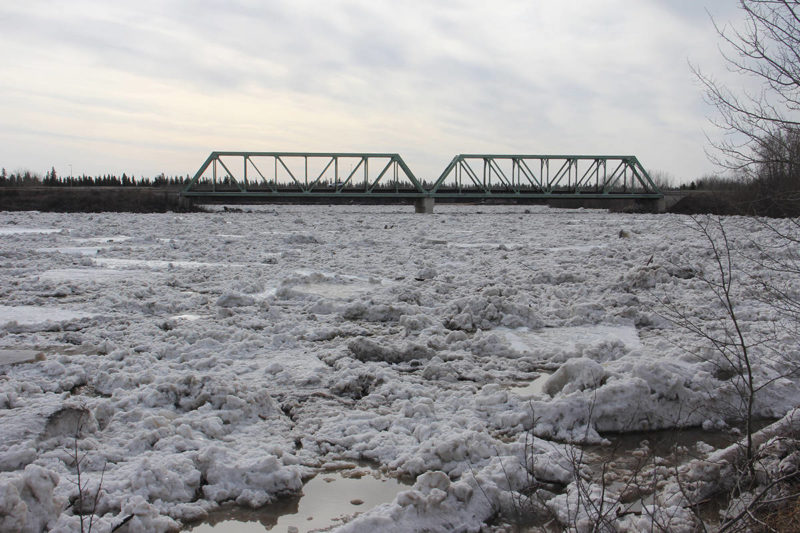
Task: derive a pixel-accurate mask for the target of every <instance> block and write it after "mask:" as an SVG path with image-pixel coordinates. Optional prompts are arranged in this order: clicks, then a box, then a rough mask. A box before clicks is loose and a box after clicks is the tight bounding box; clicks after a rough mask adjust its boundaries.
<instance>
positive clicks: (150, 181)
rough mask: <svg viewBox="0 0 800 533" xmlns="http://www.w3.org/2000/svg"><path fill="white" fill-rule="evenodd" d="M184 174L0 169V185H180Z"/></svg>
mask: <svg viewBox="0 0 800 533" xmlns="http://www.w3.org/2000/svg"><path fill="white" fill-rule="evenodd" d="M190 179H191V178H190V177H189V176H188V175H186V176H165V175H164V173H161V174H159V175H157V176H155V177H153V178H150V177H139V178H137V177H136V176H134V175H130V176H128V175H127V173H123V174H122V176H117V175H114V174H103V175H98V176H88V175H86V174H81V175H80V176H59V175H58V174H57V173H56V169H55V167H53V168H51V169H50V170H48V171H47V172H46V173H45V175H44V177H42V176H41V175H40V174H38V173H36V172H31V171H30V170H24V171H23V170H20V171H17V172H11V173H9V172H7V171H6V169H5V168H3V169H2V170H0V187H181V186H183V185H186V184H187V183H189V180H190Z"/></svg>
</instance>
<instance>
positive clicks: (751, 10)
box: [693, 0, 800, 173]
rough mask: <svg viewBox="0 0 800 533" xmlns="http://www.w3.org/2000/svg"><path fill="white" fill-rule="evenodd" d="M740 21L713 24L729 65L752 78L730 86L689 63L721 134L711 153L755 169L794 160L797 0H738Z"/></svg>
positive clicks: (798, 89) (798, 124)
mask: <svg viewBox="0 0 800 533" xmlns="http://www.w3.org/2000/svg"><path fill="white" fill-rule="evenodd" d="M739 5H740V7H741V9H742V10H743V11H744V14H745V22H744V25H743V27H741V28H734V27H731V26H727V25H726V26H720V25H718V24H717V23H716V22H715V23H714V24H715V28H716V30H717V33H718V34H719V36H720V37H721V39H722V47H721V51H722V55H723V59H724V61H725V64H726V66H727V67H728V70H730V71H731V72H733V73H736V74H741V75H742V76H744V77H746V78H748V79H750V80H752V81H753V84H752V85H753V87H752V88H750V89H747V88H740V87H741V86H738V87H737V88H736V89H733V88H731V87H728V86H726V85H724V84H722V83H720V82H718V81H717V80H715V79H714V78H713V77H711V76H710V75H707V74H705V73H703V72H701V71H700V69H699V68H697V67H693V70H694V71H695V74H696V75H697V77H698V78H699V79H700V81H701V82H702V83H703V85H704V86H705V89H706V96H707V99H708V101H709V102H710V103H711V104H712V105H713V106H714V107H716V109H717V111H718V116H717V117H715V118H713V119H712V121H713V122H714V124H715V125H716V126H718V127H719V128H721V129H722V131H723V132H724V134H725V135H724V137H723V139H722V140H720V141H712V145H713V147H714V148H715V150H714V151H713V152H712V153H711V154H710V156H711V158H712V159H713V160H714V161H715V162H717V163H719V164H721V165H722V166H723V167H725V168H729V169H734V170H741V171H745V172H748V173H753V172H758V171H759V170H760V169H761V166H762V165H763V164H764V163H778V164H787V163H789V164H794V163H795V162H796V161H797V159H796V158H794V157H793V156H794V155H795V154H796V147H797V142H796V140H797V136H798V131H800V114H799V113H798V111H800V2H798V1H797V0H792V1H789V0H740V2H739Z"/></svg>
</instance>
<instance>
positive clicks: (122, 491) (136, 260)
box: [0, 205, 800, 532]
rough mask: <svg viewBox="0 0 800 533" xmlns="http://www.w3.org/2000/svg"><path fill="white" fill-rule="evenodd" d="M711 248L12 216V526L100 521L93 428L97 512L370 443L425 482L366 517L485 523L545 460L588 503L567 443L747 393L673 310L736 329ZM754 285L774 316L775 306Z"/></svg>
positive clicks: (766, 234)
mask: <svg viewBox="0 0 800 533" xmlns="http://www.w3.org/2000/svg"><path fill="white" fill-rule="evenodd" d="M726 228H727V229H728V230H729V233H730V235H731V238H732V239H733V240H734V241H735V242H736V243H737V246H739V247H740V248H741V249H743V250H747V249H752V243H753V242H757V243H761V244H771V243H773V242H775V241H776V238H775V234H774V232H771V231H770V230H768V229H767V228H765V227H764V226H763V225H761V224H759V223H758V222H756V221H753V220H747V219H740V218H731V219H728V220H726ZM748 246H750V248H748ZM712 259H713V258H712V257H711V255H710V254H709V245H708V242H707V241H705V240H704V237H703V236H702V235H701V234H700V232H698V231H697V225H696V224H695V223H694V222H693V221H692V219H690V218H688V217H683V216H678V215H634V214H608V213H605V212H603V211H590V210H557V209H549V208H546V207H527V208H526V207H522V206H491V207H487V206H447V205H440V206H437V213H436V214H434V215H425V216H422V215H415V214H413V213H412V209H411V208H410V207H407V206H376V207H366V206H330V207H326V206H260V207H253V208H252V212H242V213H238V212H237V213H234V212H221V211H220V212H212V213H193V214H149V215H140V214H46V213H34V212H22V213H0V293H1V294H2V299H1V300H0V304H1V305H0V434H2V438H0V530H3V531H7V530H8V531H14V530H15V529H14V528H17V529H19V530H27V529H25V528H26V527H27V528H30V530H35V531H38V530H40V529H41V528H44V527H48V528H56V529H59V528H60V530H70V529H73V530H74V529H76V528H77V524H78V520H79V518H78V517H77V516H76V511H75V510H76V508H77V507H79V505H78V506H77V507H76V504H75V503H74V502H75V500H76V498H77V494H78V490H77V486H76V482H77V470H76V464H75V463H76V461H75V458H76V447H77V456H78V459H79V460H80V465H79V466H80V469H81V476H82V477H81V482H82V483H85V484H86V489H85V490H84V494H85V495H91V496H92V498H85V500H92V499H93V497H94V495H95V494H97V503H96V506H95V507H92V508H93V509H94V510H95V513H94V514H95V515H96V518H95V524H94V528H96V529H94V531H109V530H110V529H111V528H113V527H114V526H115V525H117V524H119V523H120V522H121V521H123V520H125V519H128V522H127V524H126V526H125V527H126V528H128V529H127V530H128V531H167V530H175V529H178V528H180V527H182V526H183V524H184V523H186V522H190V521H197V520H202V519H203V517H205V516H206V515H207V514H208V513H209V512H210V511H213V510H214V509H216V508H217V507H218V506H219V505H221V504H225V503H229V502H235V503H236V504H238V505H240V506H244V507H250V508H254V507H260V506H262V505H264V504H267V503H269V502H272V501H274V500H276V499H277V498H279V497H281V496H286V495H292V494H296V493H297V492H299V491H300V489H301V488H302V482H303V480H305V479H307V478H309V477H311V476H312V475H314V474H315V473H316V472H318V471H319V470H320V469H325V468H328V467H337V466H342V465H347V464H355V463H358V464H364V463H363V462H365V461H366V462H368V463H369V464H371V465H373V466H374V467H375V468H377V469H380V470H381V471H382V472H384V474H386V475H389V476H395V477H400V478H404V479H409V480H411V481H412V482H413V481H414V480H415V479H416V485H414V486H413V487H408V490H405V491H401V492H400V494H399V495H398V496H397V497H396V498H395V499H394V500H392V501H389V502H387V503H386V504H385V505H382V506H378V507H376V508H373V509H366V508H364V509H360V510H361V511H363V514H361V515H360V516H359V517H358V518H356V519H355V520H352V521H350V522H348V523H346V524H344V525H342V526H341V529H342V531H364V532H367V531H378V530H381V531H391V530H397V531H410V530H415V529H416V530H420V529H424V528H428V529H429V530H431V531H450V530H453V529H459V528H461V529H462V530H477V529H479V528H480V527H481V525H482V524H484V523H486V522H487V521H490V520H493V519H494V520H497V514H498V509H503V508H504V506H506V507H507V505H508V502H509V501H511V500H509V498H511V496H510V495H512V494H513V491H516V490H522V489H523V488H524V487H523V485H524V484H525V482H526V480H530V479H531V476H533V477H535V478H536V479H538V480H545V481H547V482H548V483H550V484H551V485H552V486H553V487H561V490H553V492H548V495H549V497H548V498H545V499H544V500H545V501H543V502H542V505H545V506H549V508H550V509H551V511H552V512H554V513H555V514H558V513H563V512H564V509H566V508H569V498H570V494H571V493H570V489H569V487H570V483H571V482H572V480H573V479H574V475H573V474H574V472H573V466H574V465H572V464H570V461H569V460H567V458H568V457H569V453H568V449H569V448H570V446H569V444H568V443H584V444H598V443H602V442H603V441H604V437H603V435H604V432H609V431H613V432H627V431H641V430H657V429H669V428H676V427H688V426H693V427H696V426H702V427H705V428H706V429H714V428H721V427H724V426H725V421H726V420H730V419H731V418H733V417H734V416H735V414H736V413H734V412H732V409H733V410H735V408H736V406H737V399H738V393H737V391H736V388H735V384H734V383H733V381H732V380H731V376H730V375H728V374H726V373H725V372H721V371H720V368H719V365H718V364H717V362H716V361H715V360H714V355H713V352H711V351H709V349H708V347H707V346H705V345H704V344H703V343H702V342H701V341H699V340H697V339H694V338H692V337H691V336H690V335H689V334H688V333H687V331H686V330H685V329H683V328H680V327H678V326H676V325H675V324H674V322H671V321H670V320H667V318H665V316H667V315H669V314H670V310H672V312H674V311H675V310H676V309H680V310H683V312H685V313H686V316H687V317H688V318H690V319H691V320H693V321H694V322H695V323H698V324H708V325H711V326H713V324H714V321H715V320H716V319H718V317H719V316H720V309H719V306H718V305H717V303H716V302H715V300H714V299H713V298H712V297H710V295H709V292H708V286H707V285H706V284H705V283H704V282H703V281H702V280H701V279H700V278H701V277H702V274H703V273H705V272H710V273H712V274H713V267H714V265H713V263H712ZM749 261H750V259H749V256H748V255H747V254H742V255H741V256H737V265H738V266H737V268H738V270H735V275H737V276H739V275H740V274H739V273H743V272H750V273H752V272H753V269H754V267H753V264H751V263H749ZM765 275H769V276H776V277H777V278H776V279H777V280H778V281H780V279H778V278H779V277H780V273H766V274H765ZM756 296H757V295H748V294H745V293H743V294H742V295H741V296H740V297H739V299H738V300H737V305H738V306H739V309H740V310H741V314H740V317H741V320H742V323H743V324H744V326H745V328H746V330H747V331H748V333H751V334H752V335H754V336H758V335H761V334H762V333H764V332H766V331H767V330H769V328H771V327H772V325H773V323H774V320H775V318H776V317H775V310H774V309H773V308H772V307H771V306H769V305H766V304H764V303H762V302H761V301H760V300H759V299H758V298H757V297H756ZM775 335H777V337H775V336H773V341H774V342H775V343H776V345H777V346H779V347H780V346H783V347H784V348H785V349H786V350H797V346H796V342H794V344H792V342H793V341H792V340H791V339H789V338H788V337H787V338H786V339H783V338H781V337H780V334H775ZM781 343H783V344H781ZM3 354H5V355H3ZM754 357H755V360H756V367H755V371H756V373H757V374H758V375H759V376H761V377H762V378H763V380H765V381H767V380H773V381H772V383H771V385H770V386H769V387H768V388H766V389H765V390H764V391H763V392H762V393H761V394H760V396H759V402H758V403H757V408H756V410H757V415H758V416H760V417H780V416H783V414H784V413H785V412H786V411H787V410H788V409H790V408H791V407H793V406H795V405H796V404H797V403H798V398H799V397H800V391H799V390H798V385H797V384H796V382H795V381H793V380H790V379H787V378H783V377H780V372H781V370H780V368H776V367H775V365H774V364H771V363H768V362H767V360H766V358H765V359H764V360H763V362H762V361H761V359H759V358H758V352H757V351H756V352H755V353H754ZM537 380H538V381H537ZM530 383H535V386H526V385H529V384H530ZM76 435H77V438H76ZM534 435H535V437H536V438H535V439H533V436H534ZM702 449H704V448H703V447H702V446H701V447H700V450H702ZM531 453H532V454H533V455H534V456H535V458H536V459H535V461H534V462H533V463H530V462H529V461H525V460H523V457H524V456H525V455H526V454H529V455H530V454H531ZM525 465H527V466H528V470H527V471H525V468H524V467H525ZM101 477H102V487H101V489H100V490H99V492H98V490H97V487H98V484H99V483H100V481H101ZM70 503H72V505H70ZM90 503H92V502H91V501H84V509H86V506H87V505H89V504H90ZM664 505H665V506H666V505H668V504H667V503H665V504H664ZM675 516H676V517H677V518H676V520H678V519H679V518H680V516H679V513H676V514H675ZM630 520H634V518H631V519H630ZM679 525H680V524H679V523H678V522H676V526H675V527H676V529H679V527H678V526H679ZM122 531H125V529H122Z"/></svg>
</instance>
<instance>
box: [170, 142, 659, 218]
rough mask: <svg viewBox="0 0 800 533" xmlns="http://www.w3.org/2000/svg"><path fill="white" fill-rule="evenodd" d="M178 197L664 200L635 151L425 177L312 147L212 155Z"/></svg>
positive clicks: (505, 161)
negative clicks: (419, 177)
mask: <svg viewBox="0 0 800 533" xmlns="http://www.w3.org/2000/svg"><path fill="white" fill-rule="evenodd" d="M181 195H182V196H184V197H186V198H190V199H197V200H198V201H203V200H206V201H230V200H234V201H236V200H238V201H240V202H241V201H247V200H252V201H254V202H258V201H268V200H269V199H274V200H288V201H291V200H292V199H295V200H297V201H303V200H305V199H310V198H320V199H322V200H324V199H327V200H331V201H334V200H336V199H337V198H338V199H351V200H357V199H363V200H365V201H368V200H369V199H397V200H421V199H429V200H431V201H432V200H436V199H439V200H443V201H459V200H463V201H481V200H487V199H498V200H514V199H516V200H524V199H529V200H549V199H559V200H576V201H577V200H587V199H591V200H621V199H627V200H645V201H646V200H660V199H661V198H663V194H662V193H661V191H660V190H659V189H658V187H656V185H655V184H654V183H653V181H652V180H651V179H650V176H649V175H648V174H647V171H645V169H644V168H643V167H642V165H641V163H639V160H638V159H637V158H636V157H635V156H610V155H601V156H590V155H491V154H459V155H457V156H455V157H454V158H453V160H452V161H450V163H449V164H448V165H447V167H446V168H445V169H444V171H443V172H442V173H441V175H440V176H439V177H438V178H437V179H435V180H433V181H430V182H428V181H424V180H420V179H418V178H417V177H416V176H415V175H414V173H413V172H412V171H411V169H410V168H409V167H408V165H406V163H405V162H404V161H403V159H402V158H401V157H400V155H398V154H389V153H313V152H307V153H306V152H212V153H211V154H210V155H209V156H208V158H207V159H206V160H205V162H204V163H203V164H202V166H201V167H200V168H199V169H198V171H197V173H195V175H194V177H193V178H192V179H191V180H190V181H189V183H188V184H187V185H186V187H185V188H184V189H183V191H182V192H181ZM431 205H432V204H431Z"/></svg>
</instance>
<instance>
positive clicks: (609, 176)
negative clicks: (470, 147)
mask: <svg viewBox="0 0 800 533" xmlns="http://www.w3.org/2000/svg"><path fill="white" fill-rule="evenodd" d="M429 192H430V193H431V194H433V195H434V196H437V197H454V196H455V197H458V196H479V197H493V198H519V197H542V198H548V197H553V196H558V197H561V198H563V197H577V198H587V197H599V198H602V197H609V196H610V197H625V198H638V197H640V198H651V197H660V196H661V191H660V190H659V189H658V187H656V185H655V183H653V180H652V179H650V176H649V175H648V174H647V171H646V170H645V169H644V167H642V165H641V163H639V160H638V159H637V158H636V157H635V156H589V155H487V154H459V155H457V156H455V157H454V158H453V160H452V161H451V162H450V164H449V165H447V168H445V170H444V172H442V174H441V176H439V179H437V180H436V182H435V183H434V184H433V187H431V188H430V189H429Z"/></svg>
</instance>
